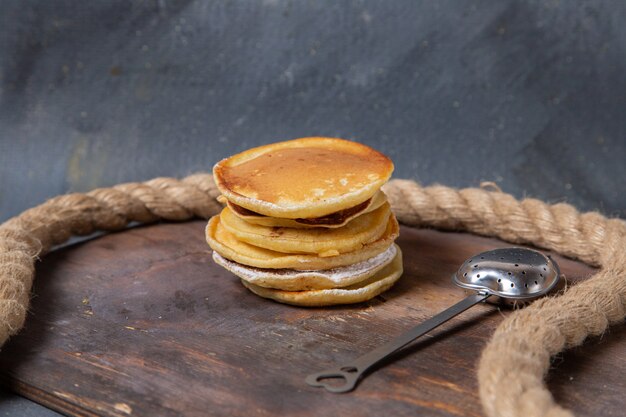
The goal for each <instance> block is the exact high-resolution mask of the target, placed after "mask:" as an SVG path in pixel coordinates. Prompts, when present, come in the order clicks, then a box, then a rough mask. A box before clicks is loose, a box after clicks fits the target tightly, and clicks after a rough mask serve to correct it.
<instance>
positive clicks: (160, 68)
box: [0, 0, 626, 415]
mask: <svg viewBox="0 0 626 417" xmlns="http://www.w3.org/2000/svg"><path fill="white" fill-rule="evenodd" d="M0 8H1V12H0V220H4V219H6V218H8V217H10V216H12V215H15V214H17V213H19V212H20V211H22V210H24V209H26V208H28V207H31V206H33V205H35V204H38V203H41V202H43V201H44V200H45V199H47V198H49V197H52V196H54V195H57V194H59V193H64V192H68V191H85V190H88V189H91V188H93V187H97V186H107V185H112V184H115V183H118V182H122V181H136V180H144V179H149V178H152V177H155V176H162V175H165V176H169V175H172V176H181V175H185V174H188V173H191V172H195V171H207V170H210V168H211V167H212V165H213V164H214V163H215V162H216V161H217V160H218V159H220V158H222V157H224V156H227V155H229V154H232V153H234V152H237V151H240V150H243V149H245V148H248V147H250V146H253V145H257V144H261V143H267V142H273V141H277V140H283V139H290V138H295V137H300V136H309V135H328V136H339V137H344V138H348V139H356V140H359V141H362V142H364V143H367V144H370V145H373V146H375V147H376V148H378V149H380V150H382V151H383V152H385V153H387V154H389V155H390V156H391V157H392V158H393V159H394V161H395V162H396V176H397V177H404V178H414V179H417V180H418V181H420V182H422V183H423V184H431V183H435V182H438V183H442V184H446V185H452V186H458V187H465V186H476V185H478V184H479V182H480V181H483V180H487V181H496V182H497V183H498V184H499V185H500V186H501V187H502V188H503V189H504V190H505V191H507V192H512V193H513V194H515V195H517V196H518V197H522V196H526V195H529V196H534V197H538V198H542V199H545V200H548V201H552V202H554V201H569V202H571V203H573V204H575V205H576V206H578V207H579V208H581V209H585V210H589V209H598V210H601V211H602V212H603V213H605V214H609V215H621V216H626V193H624V191H625V190H624V188H625V186H624V184H625V180H624V178H626V168H625V166H626V77H625V76H624V74H625V73H626V27H625V26H624V24H623V22H624V21H626V3H624V2H591V1H568V2H563V1H561V2H559V1H552V0H551V1H545V0H544V1H524V2H514V1H500V2H493V1H486V0H485V1H483V0H479V1H473V2H455V1H437V2H415V1H412V0H406V1H394V2H382V1H380V2H375V1H353V2H336V1H331V0H327V1H315V2H313V1H306V2H305V1H288V0H265V1H255V2H251V1H243V0H241V1H229V2H223V1H219V2H218V1H208V2H201V1H195V2H194V1H179V2H172V1H165V0H161V1H152V2H151V1H107V2H104V1H103V2H77V1H57V2H48V1H44V0H39V1H27V2H24V1H17V0H14V1H10V0H9V1H4V2H2V5H1V6H0ZM1 402H2V401H0V403H1ZM1 410H2V408H0V415H1V413H2V411H1Z"/></svg>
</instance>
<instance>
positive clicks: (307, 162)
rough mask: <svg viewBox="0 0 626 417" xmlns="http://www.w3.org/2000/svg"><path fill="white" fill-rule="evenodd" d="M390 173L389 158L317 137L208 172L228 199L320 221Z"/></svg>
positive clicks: (370, 191)
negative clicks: (320, 218) (319, 219)
mask: <svg viewBox="0 0 626 417" xmlns="http://www.w3.org/2000/svg"><path fill="white" fill-rule="evenodd" d="M392 172H393V163H392V162H391V160H390V159H389V158H387V157H386V156H385V155H383V154H382V153H380V152H378V151H376V150H374V149H372V148H370V147H368V146H365V145H362V144H360V143H357V142H350V141H347V140H343V139H333V138H321V137H313V138H302V139H295V140H290V141H286V142H279V143H274V144H271V145H265V146H261V147H258V148H253V149H250V150H247V151H245V152H242V153H240V154H237V155H235V156H232V157H230V158H227V159H224V160H222V161H220V162H218V163H217V164H216V165H215V167H214V168H213V175H214V179H215V182H216V184H217V186H218V188H219V189H220V191H221V192H222V194H224V195H225V196H226V198H227V199H228V200H229V201H231V202H233V203H234V204H236V205H238V206H241V207H244V208H246V209H248V210H251V211H253V212H255V213H259V214H263V215H265V216H269V217H277V218H289V219H298V218H302V219H306V218H316V217H322V216H326V215H328V214H331V213H334V212H338V211H340V210H345V209H348V208H350V207H354V206H356V205H358V204H360V203H363V202H364V201H366V200H367V199H369V198H371V197H372V196H373V195H374V194H375V193H376V192H377V191H378V189H379V188H380V187H381V186H382V185H383V184H384V183H385V182H386V181H387V180H388V179H389V177H390V176H391V173H392Z"/></svg>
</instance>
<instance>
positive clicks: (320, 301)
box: [241, 247, 402, 307]
mask: <svg viewBox="0 0 626 417" xmlns="http://www.w3.org/2000/svg"><path fill="white" fill-rule="evenodd" d="M396 249H397V254H396V256H395V258H394V259H393V261H392V262H391V263H390V264H388V265H387V266H385V267H384V268H383V269H381V270H380V271H378V272H377V273H376V274H374V275H373V276H372V277H370V278H368V279H366V280H364V281H361V282H358V283H356V284H354V285H351V286H349V287H345V288H330V289H322V290H309V291H285V290H275V289H272V288H264V287H260V286H258V285H254V284H251V283H249V282H247V281H245V280H243V279H242V280H241V282H242V283H243V285H245V286H246V287H247V288H248V289H249V290H250V291H252V292H253V293H255V294H257V295H260V296H261V297H265V298H269V299H272V300H274V301H278V302H280V303H286V304H293V305H297V306H306V307H321V306H329V305H337V304H353V303H360V302H363V301H367V300H369V299H371V298H373V297H376V296H377V295H378V294H380V293H382V292H384V291H386V290H388V289H389V288H391V286H392V285H393V284H394V283H395V282H396V281H397V280H398V279H399V278H400V276H401V275H402V252H401V251H400V248H399V247H396Z"/></svg>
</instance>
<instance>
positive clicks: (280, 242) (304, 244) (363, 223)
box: [220, 203, 391, 257]
mask: <svg viewBox="0 0 626 417" xmlns="http://www.w3.org/2000/svg"><path fill="white" fill-rule="evenodd" d="M390 216H391V209H390V206H389V203H385V204H383V205H382V206H380V207H379V208H378V209H376V210H374V211H372V212H371V213H367V214H364V215H362V216H359V217H357V218H356V219H354V220H352V221H351V222H350V223H348V224H347V225H345V226H343V227H340V228H337V229H326V228H314V229H293V228H289V227H265V226H259V225H256V224H250V223H248V222H246V221H245V220H242V219H240V218H239V217H237V216H235V215H234V214H233V212H232V211H231V210H230V209H229V208H228V207H224V209H223V210H222V213H221V214H220V221H221V224H222V225H223V226H224V229H226V230H227V231H228V232H230V233H231V234H232V235H234V236H235V237H236V238H237V239H238V240H240V241H242V242H246V243H250V244H251V245H255V246H258V247H261V248H265V249H271V250H274V251H277V252H283V253H310V254H317V255H319V256H322V257H325V256H335V255H338V254H340V253H346V252H352V251H355V250H357V249H360V248H362V247H363V245H364V244H366V243H369V242H373V241H375V240H377V239H379V238H380V237H381V236H382V235H383V234H384V233H385V229H386V227H387V223H388V219H389V217H390Z"/></svg>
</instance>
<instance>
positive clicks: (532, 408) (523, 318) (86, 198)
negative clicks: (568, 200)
mask: <svg viewBox="0 0 626 417" xmlns="http://www.w3.org/2000/svg"><path fill="white" fill-rule="evenodd" d="M488 187H489V188H490V189H491V190H487V189H486V188H488ZM385 191H386V192H387V194H388V196H389V199H390V201H391V203H392V206H393V208H394V211H395V213H396V215H397V216H398V219H399V220H400V221H401V222H403V223H405V224H408V225H413V226H428V227H435V228H441V229H449V230H466V231H469V232H472V233H478V234H482V235H486V236H495V237H498V238H500V239H503V240H507V241H509V242H513V243H532V244H533V245H535V246H539V247H543V248H547V249H550V250H554V251H556V252H559V253H561V254H563V255H566V256H569V257H572V258H576V259H580V260H582V261H584V262H586V263H588V264H591V265H594V266H599V267H601V269H600V271H599V272H598V273H597V274H596V275H595V276H594V277H592V278H591V279H589V280H587V281H585V282H583V283H581V284H579V285H576V286H575V287H573V288H571V289H569V290H568V291H567V292H566V293H565V294H564V295H562V296H560V297H556V298H545V299H543V300H540V301H537V302H535V303H533V305H532V306H530V307H528V308H526V309H523V310H519V311H516V312H514V313H512V314H511V315H509V317H508V318H507V319H505V320H504V321H503V323H502V324H501V325H500V326H499V327H498V329H497V330H496V332H495V334H494V335H493V337H492V339H491V341H490V342H489V344H488V345H487V347H486V348H485V350H484V351H483V354H482V357H481V360H480V365H479V370H478V380H479V385H480V397H481V400H482V402H483V406H484V408H485V411H486V412H487V414H488V415H489V416H492V417H495V416H498V417H509V416H524V417H528V416H531V417H532V416H571V415H572V414H571V413H570V412H569V411H567V410H564V409H562V408H561V407H559V406H558V405H557V404H555V403H554V400H553V398H552V396H551V394H550V392H549V391H548V390H547V389H546V386H545V383H544V382H543V377H544V375H545V373H546V372H547V371H548V368H549V365H550V357H551V356H553V355H555V354H556V353H558V352H560V351H561V350H563V349H565V348H568V347H572V346H576V345H578V344H580V343H582V341H583V340H584V339H585V338H586V337H587V336H588V335H595V334H600V333H602V332H603V331H604V330H605V329H606V327H607V326H608V325H610V324H613V323H617V322H619V321H621V320H623V319H624V317H625V315H626V254H625V253H624V248H625V247H626V223H624V222H623V221H621V220H619V219H607V218H605V217H603V216H601V215H600V214H597V213H586V214H580V213H578V212H577V211H576V210H575V209H574V208H573V207H571V206H569V205H567V204H555V205H548V204H545V203H543V202H541V201H538V200H534V199H525V200H523V201H518V200H516V199H515V198H514V197H512V196H510V195H508V194H505V193H502V192H501V191H500V190H499V189H498V188H497V186H495V187H494V185H493V184H492V185H488V184H487V185H486V187H485V189H475V188H468V189H463V190H455V189H452V188H448V187H443V186H432V187H420V186H419V185H418V184H416V183H415V182H412V181H407V180H394V181H391V182H390V183H389V184H388V185H386V186H385ZM218 194H219V192H218V191H217V189H216V187H215V185H214V183H213V178H212V177H211V175H209V174H196V175H192V176H189V177H187V178H184V179H183V180H180V181H179V180H175V179H171V178H156V179H153V180H151V181H147V182H145V183H130V184H121V185H117V186H114V187H112V188H101V189H96V190H93V191H91V192H89V193H87V194H68V195H63V196H59V197H56V198H53V199H51V200H49V201H47V202H46V203H44V204H42V205H40V206H38V207H35V208H33V209H30V210H27V211H25V212H24V213H22V214H21V215H19V216H18V217H15V218H13V219H10V220H9V221H7V222H5V223H4V224H2V225H0V344H4V342H5V341H6V340H7V339H8V338H9V336H11V335H13V334H15V333H17V332H18V331H19V330H20V328H21V327H22V326H23V324H24V319H25V317H26V311H27V308H28V301H29V296H30V289H31V285H32V281H33V277H34V264H35V260H36V259H37V257H38V256H41V255H43V254H45V253H46V252H47V251H49V250H50V248H51V247H53V246H54V245H57V244H60V243H62V242H64V241H66V240H67V239H68V238H69V237H70V236H72V235H85V234H89V233H92V232H93V231H95V230H119V229H122V228H124V227H125V226H126V225H127V224H128V223H129V222H133V221H136V222H142V223H148V222H153V221H157V220H159V219H165V220H173V221H180V220H187V219H189V218H192V217H203V218H208V217H209V216H211V215H212V214H214V213H217V211H218V210H219V209H220V205H219V204H218V203H217V201H216V197H217V196H218ZM502 386H506V387H507V391H506V395H502V394H501V387H502Z"/></svg>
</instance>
